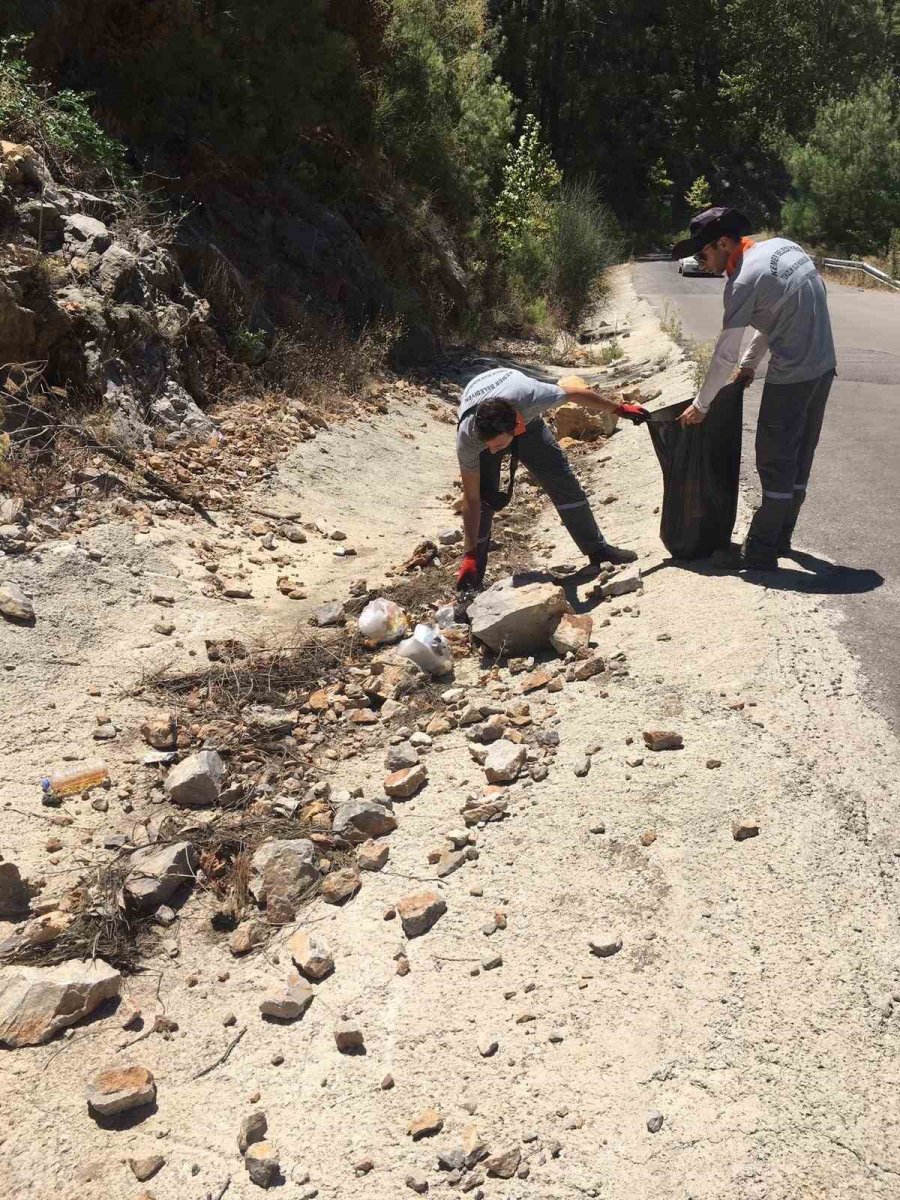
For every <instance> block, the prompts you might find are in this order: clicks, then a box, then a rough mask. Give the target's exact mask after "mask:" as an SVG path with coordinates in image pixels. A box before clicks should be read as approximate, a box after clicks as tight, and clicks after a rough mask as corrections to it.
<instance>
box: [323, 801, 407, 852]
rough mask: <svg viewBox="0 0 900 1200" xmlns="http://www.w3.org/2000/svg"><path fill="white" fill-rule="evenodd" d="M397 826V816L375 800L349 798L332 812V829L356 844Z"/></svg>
mask: <svg viewBox="0 0 900 1200" xmlns="http://www.w3.org/2000/svg"><path fill="white" fill-rule="evenodd" d="M396 828H397V818H396V817H395V816H394V814H393V813H392V812H391V811H390V809H388V808H385V806H384V805H383V804H379V803H378V802H377V801H376V800H350V801H348V802H347V803H346V804H342V805H341V806H340V808H339V809H338V810H337V812H336V813H335V814H334V824H333V825H332V831H333V832H334V833H337V834H340V836H341V837H343V838H346V839H347V841H348V842H352V843H353V844H354V845H358V844H359V843H360V842H365V841H367V840H368V839H369V838H378V837H384V835H385V834H387V833H393V832H394V830H395V829H396Z"/></svg>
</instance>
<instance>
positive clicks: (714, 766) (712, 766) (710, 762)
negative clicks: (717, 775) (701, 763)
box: [706, 758, 722, 771]
mask: <svg viewBox="0 0 900 1200" xmlns="http://www.w3.org/2000/svg"><path fill="white" fill-rule="evenodd" d="M721 765H722V760H721V759H720V758H708V759H707V760H706V766H707V768H708V769H709V770H710V771H717V770H718V769H719V767H721Z"/></svg>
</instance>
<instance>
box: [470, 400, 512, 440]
mask: <svg viewBox="0 0 900 1200" xmlns="http://www.w3.org/2000/svg"><path fill="white" fill-rule="evenodd" d="M515 428H516V410H515V407H514V406H513V405H512V404H510V402H509V401H508V400H483V401H482V402H481V404H479V405H478V408H477V409H476V410H475V434H476V436H477V437H478V439H479V440H480V441H482V442H489V441H490V440H491V438H495V437H497V435H498V434H500V433H512V432H513V431H514V430H515Z"/></svg>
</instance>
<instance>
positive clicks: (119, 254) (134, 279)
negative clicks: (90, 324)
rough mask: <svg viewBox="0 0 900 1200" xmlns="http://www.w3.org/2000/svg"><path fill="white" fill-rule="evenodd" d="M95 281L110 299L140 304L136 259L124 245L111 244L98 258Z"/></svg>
mask: <svg viewBox="0 0 900 1200" xmlns="http://www.w3.org/2000/svg"><path fill="white" fill-rule="evenodd" d="M97 282H98V283H99V285H100V290H101V292H103V293H104V295H106V296H109V298H110V299H111V300H116V301H119V302H120V303H121V302H123V301H129V302H130V303H133V304H140V303H141V301H142V299H143V288H142V286H141V277H140V275H139V273H138V260H137V258H136V256H135V255H134V254H132V253H131V251H130V250H126V249H125V247H124V246H119V245H112V246H110V247H109V249H108V250H107V251H106V252H105V253H104V255H103V257H102V258H101V259H100V267H99V269H98V271H97Z"/></svg>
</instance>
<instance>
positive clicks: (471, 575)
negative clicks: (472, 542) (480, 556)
mask: <svg viewBox="0 0 900 1200" xmlns="http://www.w3.org/2000/svg"><path fill="white" fill-rule="evenodd" d="M456 586H457V587H458V588H459V589H460V591H464V590H465V589H466V588H474V587H477V586H478V562H477V560H476V558H475V554H474V552H473V551H471V550H470V551H468V552H467V553H466V554H464V555H463V558H462V562H461V563H460V564H459V571H458V572H457V574H456Z"/></svg>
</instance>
